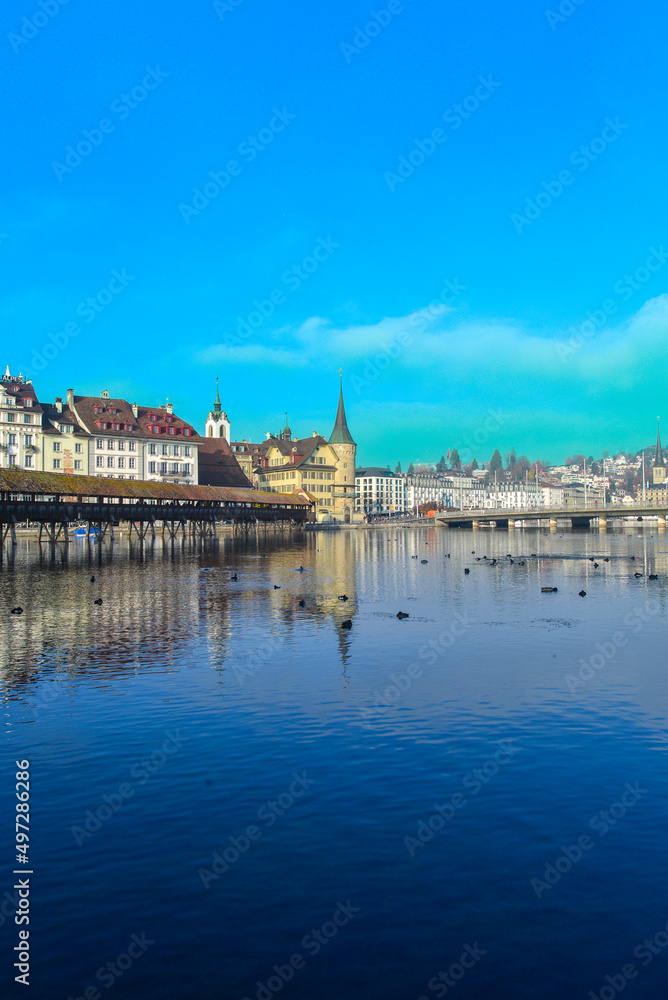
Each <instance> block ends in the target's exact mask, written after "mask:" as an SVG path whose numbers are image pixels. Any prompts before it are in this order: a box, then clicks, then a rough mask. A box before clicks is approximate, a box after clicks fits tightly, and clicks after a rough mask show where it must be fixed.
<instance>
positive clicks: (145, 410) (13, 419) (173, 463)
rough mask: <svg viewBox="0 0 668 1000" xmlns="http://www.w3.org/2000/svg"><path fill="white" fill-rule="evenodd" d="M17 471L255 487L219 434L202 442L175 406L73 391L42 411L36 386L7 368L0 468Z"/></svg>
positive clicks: (1, 399) (0, 382)
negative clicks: (140, 402) (175, 410)
mask: <svg viewBox="0 0 668 1000" xmlns="http://www.w3.org/2000/svg"><path fill="white" fill-rule="evenodd" d="M216 395H217V394H216ZM218 406H219V401H218ZM214 410H215V407H214ZM213 415H214V411H212V412H211V413H210V414H209V418H207V429H208V428H209V425H210V422H211V418H212V417H213ZM227 426H228V427H229V424H227ZM12 466H18V467H19V468H22V469H30V470H34V471H41V472H63V473H68V474H70V475H77V474H80V475H88V476H103V477H105V478H112V479H142V480H149V481H156V482H166V483H184V484H187V485H195V484H201V485H211V486H245V487H248V486H250V483H249V481H248V479H247V478H246V476H245V475H244V473H243V471H242V469H241V467H240V465H239V463H238V462H237V460H236V459H235V457H234V455H233V454H232V451H231V449H230V445H229V441H228V440H227V438H225V437H224V436H220V437H217V438H214V437H213V433H211V435H210V436H204V437H202V436H201V435H200V434H198V433H197V431H196V430H195V428H194V427H193V426H192V424H190V423H188V422H187V421H186V420H182V419H181V418H180V417H179V416H178V415H177V414H176V413H174V410H173V407H172V405H171V404H170V403H165V404H162V405H160V406H153V407H150V406H139V405H138V404H137V403H129V402H128V401H127V400H125V399H115V398H112V397H111V396H110V394H109V392H108V391H106V390H103V391H102V392H101V393H100V395H99V396H79V395H76V394H75V392H74V390H73V389H68V391H67V395H66V398H65V399H63V398H60V397H56V400H55V402H53V403H44V402H41V401H40V400H39V398H38V397H37V394H36V391H35V387H34V386H33V384H32V381H30V380H29V379H25V378H23V376H22V375H12V374H11V372H10V370H9V366H7V368H6V370H5V374H4V376H3V377H2V379H0V468H11V467H12Z"/></svg>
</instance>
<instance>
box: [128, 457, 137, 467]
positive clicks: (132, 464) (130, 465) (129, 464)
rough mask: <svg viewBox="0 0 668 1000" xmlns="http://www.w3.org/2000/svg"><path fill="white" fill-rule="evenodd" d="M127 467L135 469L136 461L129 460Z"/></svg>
mask: <svg viewBox="0 0 668 1000" xmlns="http://www.w3.org/2000/svg"><path fill="white" fill-rule="evenodd" d="M128 466H129V468H130V469H136V468H137V459H136V458H129V459H128Z"/></svg>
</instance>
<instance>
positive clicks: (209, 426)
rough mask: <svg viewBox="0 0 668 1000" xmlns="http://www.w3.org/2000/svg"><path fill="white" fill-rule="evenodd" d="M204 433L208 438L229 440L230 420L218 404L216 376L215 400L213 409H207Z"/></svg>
mask: <svg viewBox="0 0 668 1000" xmlns="http://www.w3.org/2000/svg"><path fill="white" fill-rule="evenodd" d="M204 434H205V436H206V437H208V438H211V437H213V438H225V440H226V441H228V442H229V440H230V421H229V420H228V418H227V414H226V413H225V411H224V410H223V409H222V408H221V405H220V394H219V392H218V378H216V400H215V402H214V404H213V410H209V415H208V417H207V418H206V427H205V430H204Z"/></svg>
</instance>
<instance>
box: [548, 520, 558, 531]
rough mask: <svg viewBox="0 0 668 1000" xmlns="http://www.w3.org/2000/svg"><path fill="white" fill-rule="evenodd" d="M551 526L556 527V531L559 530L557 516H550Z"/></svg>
mask: <svg viewBox="0 0 668 1000" xmlns="http://www.w3.org/2000/svg"><path fill="white" fill-rule="evenodd" d="M550 528H552V529H554V531H556V530H557V519H556V517H551V518H550Z"/></svg>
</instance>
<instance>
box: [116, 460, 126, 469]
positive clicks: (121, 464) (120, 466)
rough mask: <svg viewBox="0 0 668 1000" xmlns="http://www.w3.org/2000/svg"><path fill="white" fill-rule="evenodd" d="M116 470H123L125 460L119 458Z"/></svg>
mask: <svg viewBox="0 0 668 1000" xmlns="http://www.w3.org/2000/svg"><path fill="white" fill-rule="evenodd" d="M118 468H119V469H124V468H125V459H124V458H119V460H118Z"/></svg>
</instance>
